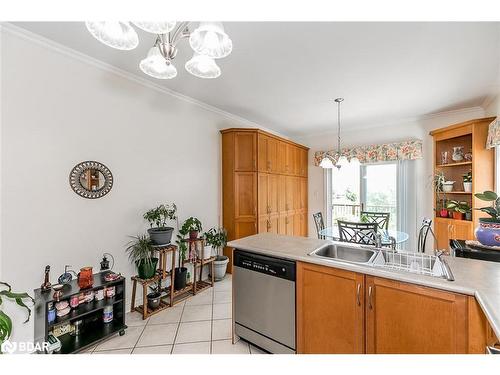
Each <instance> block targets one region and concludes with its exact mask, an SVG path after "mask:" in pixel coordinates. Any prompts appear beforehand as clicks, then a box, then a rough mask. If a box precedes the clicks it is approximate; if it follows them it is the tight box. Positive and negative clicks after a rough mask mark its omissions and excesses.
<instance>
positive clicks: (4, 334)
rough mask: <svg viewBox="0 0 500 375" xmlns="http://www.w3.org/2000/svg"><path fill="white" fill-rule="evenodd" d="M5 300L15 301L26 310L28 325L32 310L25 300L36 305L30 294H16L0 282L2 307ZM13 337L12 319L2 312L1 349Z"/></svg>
mask: <svg viewBox="0 0 500 375" xmlns="http://www.w3.org/2000/svg"><path fill="white" fill-rule="evenodd" d="M3 298H7V299H11V300H14V301H15V302H16V304H18V305H19V306H21V307H23V308H25V309H26V311H27V312H28V317H27V318H26V320H25V321H24V323H27V322H28V321H29V320H30V317H31V309H30V308H29V307H28V306H27V305H26V304H25V300H27V299H29V300H30V301H31V303H35V300H34V299H33V297H31V296H30V295H29V294H28V293H14V292H13V291H12V287H11V286H10V285H9V284H7V283H5V282H2V281H0V307H1V306H2V303H3V300H2V299H3ZM11 335H12V319H11V318H10V316H8V315H7V314H6V313H4V312H3V311H2V310H0V348H1V345H2V344H3V343H4V342H5V341H7V340H8V339H9V338H10V336H11ZM0 354H1V351H0Z"/></svg>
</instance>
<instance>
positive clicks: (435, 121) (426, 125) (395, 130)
mask: <svg viewBox="0 0 500 375" xmlns="http://www.w3.org/2000/svg"><path fill="white" fill-rule="evenodd" d="M483 116H484V111H483V109H481V108H479V107H475V108H469V109H464V110H461V111H453V112H447V113H442V114H439V115H433V116H429V117H427V118H424V119H420V120H418V119H409V120H406V121H402V122H401V123H397V124H389V125H383V126H380V125H378V126H377V125H374V126H371V127H369V128H366V129H364V130H359V129H354V130H349V129H343V130H342V142H343V143H342V144H343V145H345V147H348V146H358V145H370V144H378V143H388V142H397V141H402V140H406V139H422V140H423V155H424V157H423V159H422V160H416V161H415V163H416V181H418V185H417V189H416V190H417V202H418V205H417V212H416V213H415V215H416V223H417V225H418V224H419V223H420V222H421V220H422V218H423V217H433V211H432V209H433V202H432V200H433V192H432V184H431V178H432V174H433V167H432V165H433V163H432V158H433V151H432V137H431V136H430V135H429V132H430V131H431V130H433V129H437V128H441V127H444V126H447V125H452V124H454V123H458V122H461V121H467V120H470V119H474V118H480V117H483ZM336 134H337V133H336V132H332V133H327V134H319V135H312V136H309V137H303V138H299V139H297V141H298V142H299V143H303V144H305V145H307V146H309V147H310V148H311V150H310V153H309V218H311V217H312V214H313V213H315V212H318V211H322V212H323V213H324V211H325V191H324V171H323V169H322V168H320V167H315V166H314V165H313V156H314V152H316V151H321V150H323V151H324V150H331V149H334V148H335V146H334V145H336ZM343 147H344V146H343ZM416 229H417V228H415V231H416ZM309 235H310V236H311V237H314V236H316V229H315V227H314V222H313V221H312V220H309Z"/></svg>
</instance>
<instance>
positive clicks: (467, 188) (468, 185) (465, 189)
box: [464, 182, 472, 193]
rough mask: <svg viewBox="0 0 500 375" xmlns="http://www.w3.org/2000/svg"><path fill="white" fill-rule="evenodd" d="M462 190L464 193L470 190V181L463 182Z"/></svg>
mask: <svg viewBox="0 0 500 375" xmlns="http://www.w3.org/2000/svg"><path fill="white" fill-rule="evenodd" d="M464 191H465V192H466V193H471V192H472V182H464Z"/></svg>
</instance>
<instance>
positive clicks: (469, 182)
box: [462, 171, 472, 193]
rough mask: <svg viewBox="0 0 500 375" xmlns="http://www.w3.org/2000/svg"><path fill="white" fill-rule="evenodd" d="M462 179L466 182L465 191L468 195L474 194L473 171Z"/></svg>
mask: <svg viewBox="0 0 500 375" xmlns="http://www.w3.org/2000/svg"><path fill="white" fill-rule="evenodd" d="M462 179H463V181H464V191H465V192H466V193H470V192H472V171H469V172H467V173H464V174H463V175H462Z"/></svg>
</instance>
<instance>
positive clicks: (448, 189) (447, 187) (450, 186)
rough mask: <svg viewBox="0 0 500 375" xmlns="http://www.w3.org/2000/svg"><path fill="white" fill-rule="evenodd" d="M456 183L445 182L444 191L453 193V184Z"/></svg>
mask: <svg viewBox="0 0 500 375" xmlns="http://www.w3.org/2000/svg"><path fill="white" fill-rule="evenodd" d="M454 183H455V181H445V182H443V191H444V192H445V193H450V192H452V191H453V184H454Z"/></svg>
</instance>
